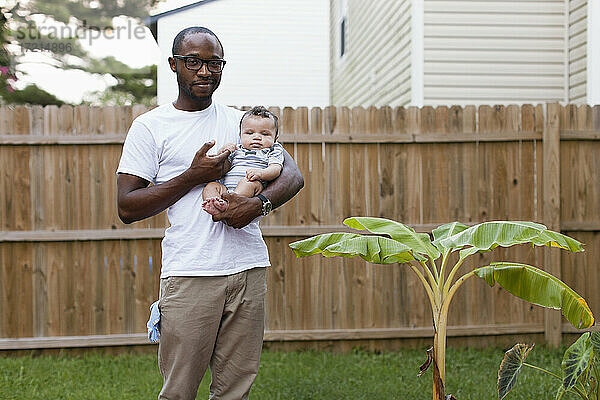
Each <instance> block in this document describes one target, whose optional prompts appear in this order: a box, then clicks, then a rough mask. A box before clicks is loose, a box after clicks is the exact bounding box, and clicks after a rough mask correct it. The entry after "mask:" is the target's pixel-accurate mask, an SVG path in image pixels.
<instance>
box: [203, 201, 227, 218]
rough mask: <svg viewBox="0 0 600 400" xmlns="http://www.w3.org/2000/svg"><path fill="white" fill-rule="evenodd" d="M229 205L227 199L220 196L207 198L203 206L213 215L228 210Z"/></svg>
mask: <svg viewBox="0 0 600 400" xmlns="http://www.w3.org/2000/svg"><path fill="white" fill-rule="evenodd" d="M228 205H229V204H228V203H227V202H226V201H225V200H223V199H221V198H220V197H211V198H208V199H206V200H205V201H204V202H203V203H202V208H203V209H204V211H206V212H207V213H209V214H211V215H215V214H218V213H220V212H223V211H225V210H227V206H228Z"/></svg>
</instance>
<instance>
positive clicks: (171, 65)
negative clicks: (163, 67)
mask: <svg viewBox="0 0 600 400" xmlns="http://www.w3.org/2000/svg"><path fill="white" fill-rule="evenodd" d="M167 61H169V67H171V71H173V72H177V65H176V64H175V59H174V58H173V57H169V58H168V59H167Z"/></svg>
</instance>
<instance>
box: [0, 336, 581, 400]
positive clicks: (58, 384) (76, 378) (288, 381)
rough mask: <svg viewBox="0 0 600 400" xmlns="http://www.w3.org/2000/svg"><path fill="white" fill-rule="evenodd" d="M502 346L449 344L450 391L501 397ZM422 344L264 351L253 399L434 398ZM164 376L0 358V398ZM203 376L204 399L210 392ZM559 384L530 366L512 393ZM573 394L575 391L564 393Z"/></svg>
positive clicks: (551, 353) (146, 395) (83, 395)
mask: <svg viewBox="0 0 600 400" xmlns="http://www.w3.org/2000/svg"><path fill="white" fill-rule="evenodd" d="M563 352H564V349H560V350H551V349H547V348H543V347H536V348H535V349H534V350H533V351H532V352H531V354H530V356H529V358H528V362H530V363H532V364H535V365H539V366H546V367H549V368H550V369H551V370H552V371H560V362H561V359H562V354H563ZM502 356H503V351H502V350H500V349H485V350H474V349H460V350H455V349H449V350H448V354H447V363H446V368H447V372H446V374H447V382H446V384H447V393H451V394H454V396H456V398H457V399H458V400H462V399H497V394H496V378H497V369H498V365H499V364H500V360H501V359H502ZM424 360H425V352H424V351H423V350H404V351H401V352H396V353H384V354H374V353H367V352H362V351H354V352H352V353H349V354H333V353H326V352H314V351H306V352H293V353H280V352H272V351H265V352H263V355H262V358H261V368H260V372H259V375H258V378H257V380H256V383H255V384H254V387H253V389H252V392H251V398H253V399H255V400H263V399H336V400H337V399H402V400H411V399H415V400H417V399H419V400H421V399H430V398H431V385H432V378H431V371H427V373H426V374H425V375H424V376H422V377H421V378H417V372H418V371H419V365H421V363H422V362H423V361H424ZM161 383H162V379H161V377H160V374H159V372H158V367H157V364H156V356H151V355H123V356H103V355H97V354H91V355H86V356H80V357H46V356H44V357H38V358H31V357H18V358H2V357H0V399H3V400H9V399H10V400H13V399H23V400H25V399H26V400H35V399H44V400H49V399H52V400H54V399H69V400H71V399H86V400H90V399H92V400H95V399H111V400H113V399H136V400H137V399H155V398H157V395H158V392H159V390H160V387H161ZM208 383H209V377H208V376H207V377H205V379H204V380H203V382H202V386H201V387H200V390H199V392H198V397H197V398H198V399H207V398H208ZM557 386H558V384H557V383H556V381H554V380H552V378H551V377H548V376H547V375H544V374H541V373H539V372H536V371H534V370H531V369H526V370H525V371H524V372H523V373H522V374H521V376H520V377H519V382H518V384H517V387H516V388H515V389H514V390H513V392H512V393H510V394H509V396H508V397H507V399H509V400H516V399H522V400H531V399H535V400H542V399H553V398H554V394H555V393H556V388H557ZM566 398H569V399H572V398H574V397H566Z"/></svg>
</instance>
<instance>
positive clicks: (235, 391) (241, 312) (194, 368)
mask: <svg viewBox="0 0 600 400" xmlns="http://www.w3.org/2000/svg"><path fill="white" fill-rule="evenodd" d="M265 292H266V281H265V268H254V269H250V270H247V271H243V272H240V273H237V274H234V275H229V276H207V277H169V278H165V279H161V282H160V293H161V294H160V302H159V307H160V313H161V320H160V343H159V346H158V365H159V369H160V373H161V374H162V376H163V387H162V390H161V392H160V394H159V395H158V398H159V399H169V400H179V399H182V400H184V399H185V400H192V399H195V398H196V394H197V392H198V386H199V385H200V382H201V380H202V377H203V376H204V373H205V372H206V368H207V367H208V366H210V371H211V382H210V399H214V400H241V399H248V396H249V393H250V387H251V386H252V383H253V382H254V379H255V378H256V374H257V373H258V364H259V359H260V353H261V350H262V342H263V332H264V315H265V312H264V299H265Z"/></svg>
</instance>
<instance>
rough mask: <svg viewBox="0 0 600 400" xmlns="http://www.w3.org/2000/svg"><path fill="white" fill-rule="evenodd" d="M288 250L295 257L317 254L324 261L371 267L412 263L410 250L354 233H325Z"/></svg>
mask: <svg viewBox="0 0 600 400" xmlns="http://www.w3.org/2000/svg"><path fill="white" fill-rule="evenodd" d="M290 247H291V248H292V250H293V251H294V254H296V257H305V256H310V255H313V254H317V253H321V254H323V255H324V256H325V257H335V256H340V257H354V256H360V257H361V258H362V259H363V260H365V261H368V262H371V263H375V264H392V263H405V262H409V261H413V260H415V256H414V255H413V251H412V249H410V248H409V247H408V246H406V245H404V244H402V243H399V242H397V241H395V240H393V239H390V238H386V237H383V236H364V235H359V234H354V233H326V234H323V235H317V236H314V237H310V238H308V239H304V240H300V241H298V242H293V243H291V244H290Z"/></svg>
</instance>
